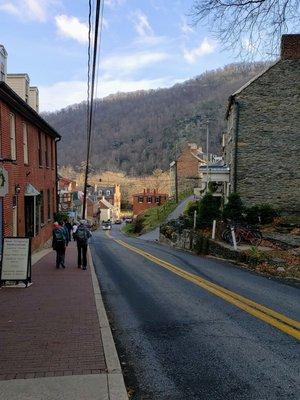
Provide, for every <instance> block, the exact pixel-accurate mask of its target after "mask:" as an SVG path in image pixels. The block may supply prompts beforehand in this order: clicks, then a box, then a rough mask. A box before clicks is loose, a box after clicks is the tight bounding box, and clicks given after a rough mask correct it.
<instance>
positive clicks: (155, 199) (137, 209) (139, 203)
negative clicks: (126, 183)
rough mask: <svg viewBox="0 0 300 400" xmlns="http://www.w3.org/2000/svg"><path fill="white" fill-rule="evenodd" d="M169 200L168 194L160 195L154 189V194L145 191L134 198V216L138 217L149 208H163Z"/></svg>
mask: <svg viewBox="0 0 300 400" xmlns="http://www.w3.org/2000/svg"><path fill="white" fill-rule="evenodd" d="M167 199H168V195H167V194H165V193H158V192H157V191H156V189H154V190H153V192H151V191H150V189H147V190H146V189H144V192H143V193H138V194H134V195H133V196H132V204H133V216H134V217H136V216H137V215H138V214H140V213H141V212H143V211H145V210H147V209H149V208H152V207H157V206H161V205H162V204H164V203H165V202H166V201H167Z"/></svg>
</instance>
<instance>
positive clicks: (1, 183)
mask: <svg viewBox="0 0 300 400" xmlns="http://www.w3.org/2000/svg"><path fill="white" fill-rule="evenodd" d="M7 193H8V172H7V171H6V169H4V168H3V167H0V197H4V196H6V195H7Z"/></svg>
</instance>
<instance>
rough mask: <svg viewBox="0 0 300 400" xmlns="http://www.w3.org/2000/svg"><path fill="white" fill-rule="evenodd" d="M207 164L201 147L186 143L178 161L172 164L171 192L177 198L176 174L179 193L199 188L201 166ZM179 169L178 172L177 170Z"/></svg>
mask: <svg viewBox="0 0 300 400" xmlns="http://www.w3.org/2000/svg"><path fill="white" fill-rule="evenodd" d="M204 164H206V161H204V154H203V151H202V148H201V147H198V146H197V145H196V144H195V143H186V145H185V146H184V148H183V150H182V151H181V153H180V155H179V156H178V157H177V159H176V160H175V161H173V162H171V164H170V182H171V188H170V192H171V195H172V196H175V191H176V189H175V184H176V173H177V182H178V193H183V192H186V191H192V190H193V189H194V188H195V187H198V186H199V165H204ZM176 169H177V170H176Z"/></svg>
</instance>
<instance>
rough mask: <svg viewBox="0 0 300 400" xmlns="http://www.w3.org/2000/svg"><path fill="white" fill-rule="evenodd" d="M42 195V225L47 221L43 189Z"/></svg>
mask: <svg viewBox="0 0 300 400" xmlns="http://www.w3.org/2000/svg"><path fill="white" fill-rule="evenodd" d="M40 196H41V207H40V209H41V225H44V223H45V216H44V213H45V204H44V202H45V199H44V192H43V191H42V190H41V194H40Z"/></svg>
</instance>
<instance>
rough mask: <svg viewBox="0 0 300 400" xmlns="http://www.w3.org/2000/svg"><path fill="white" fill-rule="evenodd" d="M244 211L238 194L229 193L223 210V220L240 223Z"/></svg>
mask: <svg viewBox="0 0 300 400" xmlns="http://www.w3.org/2000/svg"><path fill="white" fill-rule="evenodd" d="M244 211H245V208H244V205H243V202H242V200H241V198H240V196H239V194H238V193H231V194H230V195H229V196H228V201H227V203H226V204H225V206H224V209H223V218H224V219H231V220H233V221H242V220H243V218H244V217H243V212H244Z"/></svg>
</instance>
